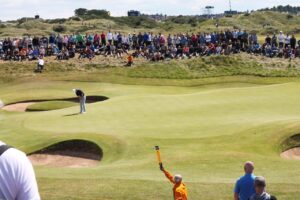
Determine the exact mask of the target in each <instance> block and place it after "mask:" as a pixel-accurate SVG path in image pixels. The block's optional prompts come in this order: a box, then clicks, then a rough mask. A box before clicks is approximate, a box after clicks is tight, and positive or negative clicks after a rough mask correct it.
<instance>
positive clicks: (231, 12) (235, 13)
mask: <svg viewBox="0 0 300 200" xmlns="http://www.w3.org/2000/svg"><path fill="white" fill-rule="evenodd" d="M224 14H225V15H237V14H239V13H238V11H236V10H227V11H225V12H224Z"/></svg>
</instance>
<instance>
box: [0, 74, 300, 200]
mask: <svg viewBox="0 0 300 200" xmlns="http://www.w3.org/2000/svg"><path fill="white" fill-rule="evenodd" d="M236 79H237V80H238V78H236ZM252 79H253V81H252ZM256 79H257V78H256ZM256 79H254V78H248V79H247V81H244V80H245V78H241V79H240V81H237V80H235V83H231V82H230V78H228V81H226V78H225V79H224V78H223V79H222V80H221V79H220V81H221V82H222V83H219V84H212V85H203V86H194V87H176V86H143V85H120V84H109V83H100V82H90V83H89V82H72V81H68V82H63V81H44V80H39V81H27V82H26V83H9V84H2V85H1V86H0V94H1V99H2V100H3V101H4V102H5V103H12V102H16V101H21V100H33V99H51V98H53V99H57V98H69V97H73V94H72V91H71V89H72V88H82V89H84V91H86V93H87V94H88V95H103V96H107V97H109V98H110V99H109V100H107V101H103V102H99V103H95V104H89V105H88V107H87V109H88V113H87V114H85V115H74V116H72V114H74V113H77V112H78V109H79V108H78V106H74V107H69V108H65V109H60V110H54V111H46V112H35V113H12V112H7V111H3V110H1V111H0V139H1V140H3V141H5V142H7V143H9V144H12V145H14V146H16V147H18V148H19V149H22V150H24V151H26V152H27V153H29V152H32V151H34V150H38V149H40V148H43V147H46V146H49V145H50V144H53V143H55V142H58V141H63V140H66V139H88V140H91V141H94V142H96V143H97V144H99V145H100V146H101V147H102V148H103V150H104V158H103V160H102V161H101V163H100V164H99V166H98V167H95V168H82V169H70V168H50V167H36V168H35V169H36V173H37V178H38V182H39V187H40V192H41V195H42V197H43V199H51V200H52V199H53V200H56V199H85V200H88V199H99V200H105V199H115V200H119V199H128V200H133V199H143V200H145V199H149V200H150V199H159V200H160V199H162V200H163V199H171V198H172V192H171V187H172V186H171V184H170V183H169V182H168V181H167V180H166V179H165V177H164V176H163V174H162V173H161V172H160V171H159V169H158V165H157V162H156V157H155V152H154V149H153V147H154V146H155V145H160V147H161V149H162V156H163V160H164V163H165V167H166V169H168V170H170V171H171V172H172V173H181V174H183V176H184V180H185V182H186V183H187V185H188V189H189V196H190V199H196V200H197V199H204V200H215V199H218V200H222V199H224V200H225V199H230V198H231V196H232V190H233V184H234V182H235V180H236V178H237V177H239V176H240V175H242V174H243V171H242V165H243V162H244V161H247V160H253V161H254V162H255V163H256V174H257V175H263V176H265V177H266V178H267V181H268V183H269V188H268V189H269V191H270V192H271V193H273V194H275V195H277V196H278V197H279V199H281V200H296V199H299V196H300V190H299V188H300V178H299V177H300V168H299V166H300V161H291V160H284V159H282V158H280V152H281V143H282V142H283V141H284V140H285V139H286V138H288V137H289V136H291V135H294V134H296V133H299V131H300V93H299V91H300V83H299V82H297V79H293V80H288V79H278V78H273V79H267V78H259V81H257V80H256ZM254 80H255V81H254ZM264 82H266V83H268V84H264ZM270 82H274V84H270ZM275 82H276V84H275ZM46 105H47V104H46ZM43 106H45V105H43ZM68 106H69V105H68ZM70 115H71V116H70Z"/></svg>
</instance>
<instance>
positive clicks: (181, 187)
mask: <svg viewBox="0 0 300 200" xmlns="http://www.w3.org/2000/svg"><path fill="white" fill-rule="evenodd" d="M160 170H161V171H162V172H163V173H164V174H165V176H166V177H167V178H168V179H169V180H170V181H171V183H173V184H174V187H173V196H174V200H187V188H186V186H185V184H184V183H183V182H182V176H181V175H179V174H177V175H175V176H174V177H173V176H172V175H171V174H170V173H169V172H168V171H166V170H165V169H164V167H163V165H162V163H161V164H160Z"/></svg>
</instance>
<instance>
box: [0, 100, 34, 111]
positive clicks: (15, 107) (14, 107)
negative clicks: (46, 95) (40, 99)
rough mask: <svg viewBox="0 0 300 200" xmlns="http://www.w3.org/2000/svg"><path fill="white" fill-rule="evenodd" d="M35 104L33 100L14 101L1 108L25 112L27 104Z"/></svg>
mask: <svg viewBox="0 0 300 200" xmlns="http://www.w3.org/2000/svg"><path fill="white" fill-rule="evenodd" d="M33 104H35V103H34V102H27V103H15V104H10V105H7V106H3V107H2V109H3V110H6V111H10V112H25V111H26V109H27V108H28V106H31V105H33Z"/></svg>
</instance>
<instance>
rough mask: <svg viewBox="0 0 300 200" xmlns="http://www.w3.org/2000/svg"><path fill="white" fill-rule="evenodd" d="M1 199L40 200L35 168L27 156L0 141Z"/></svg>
mask: <svg viewBox="0 0 300 200" xmlns="http://www.w3.org/2000/svg"><path fill="white" fill-rule="evenodd" d="M0 199H1V200H40V199H41V198H40V195H39V191H38V186H37V182H36V179H35V174H34V170H33V167H32V165H31V163H30V161H29V159H28V158H27V156H26V154H25V153H23V152H21V151H19V150H17V149H14V148H11V147H9V146H7V145H5V144H4V143H3V142H1V141H0Z"/></svg>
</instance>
